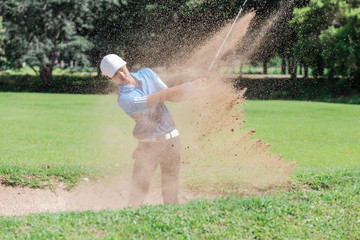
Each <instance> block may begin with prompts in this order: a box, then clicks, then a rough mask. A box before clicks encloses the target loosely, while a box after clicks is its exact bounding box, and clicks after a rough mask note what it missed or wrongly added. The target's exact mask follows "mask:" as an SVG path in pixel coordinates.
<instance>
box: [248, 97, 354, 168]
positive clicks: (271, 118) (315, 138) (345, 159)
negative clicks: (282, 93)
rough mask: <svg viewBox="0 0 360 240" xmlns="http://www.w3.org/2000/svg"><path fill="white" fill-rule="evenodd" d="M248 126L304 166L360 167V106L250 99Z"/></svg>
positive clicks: (276, 150)
mask: <svg viewBox="0 0 360 240" xmlns="http://www.w3.org/2000/svg"><path fill="white" fill-rule="evenodd" d="M244 110H245V119H246V120H247V127H249V128H254V129H256V130H257V133H256V134H255V137H257V138H260V139H262V140H264V141H266V142H269V143H271V148H270V149H271V151H273V152H275V153H278V154H281V155H283V156H284V157H285V159H287V160H289V161H297V162H298V166H301V167H324V166H326V167H360V147H359V146H360V106H357V105H345V104H329V103H318V102H295V101H247V102H246V103H245V105H244Z"/></svg>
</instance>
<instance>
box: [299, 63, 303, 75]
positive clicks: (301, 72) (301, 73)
mask: <svg viewBox="0 0 360 240" xmlns="http://www.w3.org/2000/svg"><path fill="white" fill-rule="evenodd" d="M299 67H300V71H299V74H300V75H303V71H302V70H303V68H302V67H303V65H302V64H301V63H300V65H299Z"/></svg>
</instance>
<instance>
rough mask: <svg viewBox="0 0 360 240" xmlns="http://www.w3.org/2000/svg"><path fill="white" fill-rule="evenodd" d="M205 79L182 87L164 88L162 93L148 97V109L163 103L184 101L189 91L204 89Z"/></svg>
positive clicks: (184, 84)
mask: <svg viewBox="0 0 360 240" xmlns="http://www.w3.org/2000/svg"><path fill="white" fill-rule="evenodd" d="M204 81H205V79H203V78H201V79H198V80H195V81H194V82H192V83H190V84H189V83H183V84H181V85H178V86H175V87H171V88H163V89H161V90H160V91H158V92H156V93H153V94H150V95H148V96H147V107H151V106H152V105H155V104H158V103H161V102H166V101H170V102H179V101H183V100H184V99H183V96H184V95H185V92H186V91H187V90H190V89H192V90H196V89H197V88H200V87H203V86H204V85H205V83H204Z"/></svg>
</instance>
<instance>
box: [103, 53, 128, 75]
mask: <svg viewBox="0 0 360 240" xmlns="http://www.w3.org/2000/svg"><path fill="white" fill-rule="evenodd" d="M125 65H126V62H125V61H124V60H123V59H122V58H121V57H119V56H118V55H116V54H109V55H106V56H105V57H104V58H103V59H102V60H101V63H100V69H101V72H102V73H103V74H104V75H105V76H108V77H109V78H112V77H113V76H114V75H115V73H116V71H117V70H119V68H121V67H123V66H125Z"/></svg>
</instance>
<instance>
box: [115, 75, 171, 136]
mask: <svg viewBox="0 0 360 240" xmlns="http://www.w3.org/2000/svg"><path fill="white" fill-rule="evenodd" d="M130 74H131V76H132V77H133V78H134V79H135V80H137V81H138V82H139V86H126V85H125V86H123V85H119V90H120V91H119V97H118V104H119V106H120V107H121V108H122V109H123V110H124V111H125V112H126V113H127V114H128V115H129V116H130V117H131V118H132V119H134V120H135V123H136V124H135V128H134V131H133V135H134V137H135V138H137V139H142V138H149V137H156V136H160V135H164V134H166V133H169V132H171V131H172V130H174V129H175V124H174V121H173V120H172V118H171V116H170V113H169V111H168V109H167V107H166V105H165V103H159V104H156V105H153V106H151V107H150V108H148V107H147V106H146V105H147V96H148V95H150V94H152V93H155V92H157V91H159V90H161V89H163V88H166V87H167V86H166V85H165V84H164V83H163V82H162V81H161V79H160V78H159V77H158V75H157V74H156V73H155V72H154V71H152V70H151V69H149V68H144V69H141V70H140V71H138V72H136V73H130Z"/></svg>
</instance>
